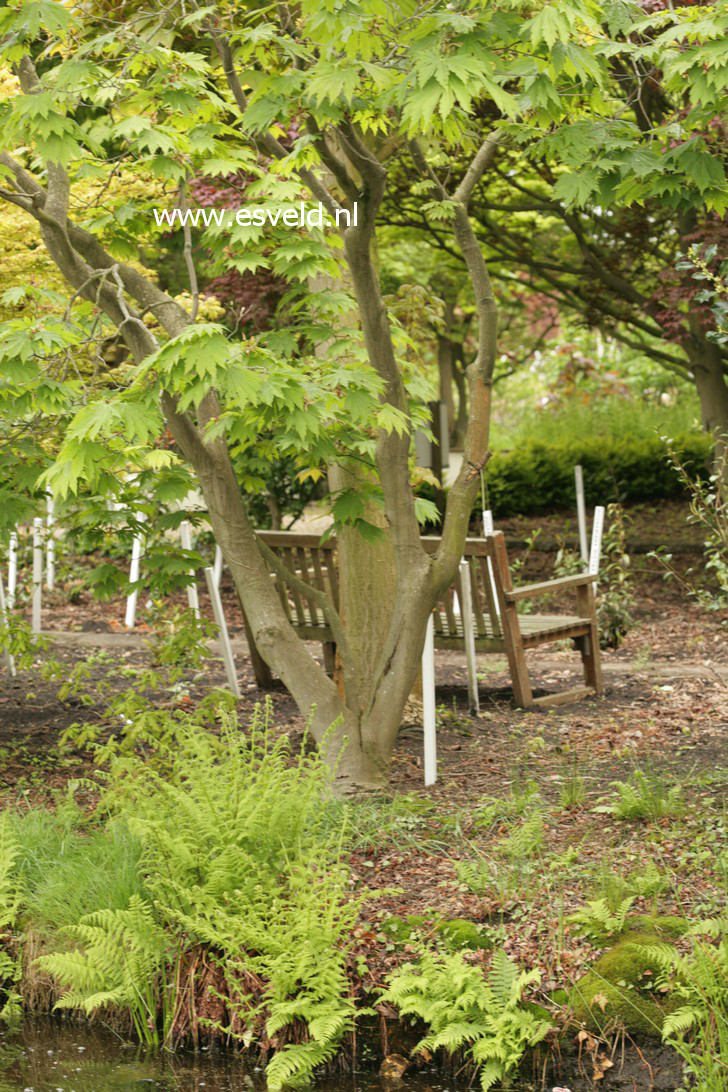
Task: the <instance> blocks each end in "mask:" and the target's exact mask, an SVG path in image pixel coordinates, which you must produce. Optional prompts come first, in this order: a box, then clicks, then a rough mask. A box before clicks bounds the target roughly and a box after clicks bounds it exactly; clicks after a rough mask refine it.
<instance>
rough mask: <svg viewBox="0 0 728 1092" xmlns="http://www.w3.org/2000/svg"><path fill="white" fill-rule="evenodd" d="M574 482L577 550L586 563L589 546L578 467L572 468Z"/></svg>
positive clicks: (582, 481)
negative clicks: (577, 533) (577, 526)
mask: <svg viewBox="0 0 728 1092" xmlns="http://www.w3.org/2000/svg"><path fill="white" fill-rule="evenodd" d="M574 481H575V482H576V521H577V523H578V524H579V550H580V553H581V560H582V561H583V562H584V564H585V565H586V563H587V562H588V560H589V545H588V540H587V534H586V505H585V504H584V474H583V472H582V469H581V467H580V466H575V467H574Z"/></svg>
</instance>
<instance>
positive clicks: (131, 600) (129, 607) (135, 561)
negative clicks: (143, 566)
mask: <svg viewBox="0 0 728 1092" xmlns="http://www.w3.org/2000/svg"><path fill="white" fill-rule="evenodd" d="M137 518H138V519H141V518H142V517H141V515H140V516H138V517H137ZM141 559H142V536H141V535H134V541H133V542H132V546H131V565H130V566H129V583H130V584H136V582H137V580H138V579H139V566H140V563H141ZM138 594H139V589H138V588H133V589H132V590H131V591H130V592H129V594H128V596H127V597H126V616H125V618H124V625H125V626H126V628H127V629H134V623H135V621H136V606H137V595H138Z"/></svg>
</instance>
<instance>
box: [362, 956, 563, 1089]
mask: <svg viewBox="0 0 728 1092" xmlns="http://www.w3.org/2000/svg"><path fill="white" fill-rule="evenodd" d="M538 978H539V976H538V973H537V972H536V971H529V972H523V971H519V970H518V968H517V967H516V966H515V965H514V964H513V963H511V961H510V960H509V959H508V957H507V955H506V954H505V952H503V951H502V950H498V951H496V952H495V953H494V956H493V961H492V963H491V967H490V970H489V972H488V976H487V977H485V978H484V977H483V974H482V972H481V971H480V969H479V968H477V967H474V966H471V965H470V964H468V963H466V962H465V960H464V959H463V956H462V954H461V953H456V954H454V955H439V954H434V953H432V952H424V953H423V954H422V955H421V956H420V959H419V961H418V963H417V964H407V965H406V966H404V967H402V968H400V969H399V970H398V971H396V972H395V974H394V975H393V976H392V979H391V981H390V983H389V987H388V989H387V990H386V991H385V992H384V993H383V994H382V1000H383V1001H387V1002H389V1003H390V1004H393V1005H396V1006H397V1008H398V1009H399V1010H400V1012H401V1013H402V1015H404V1016H408V1015H409V1016H417V1017H419V1018H420V1019H421V1020H423V1021H424V1022H425V1023H426V1024H427V1025H429V1027H430V1032H429V1034H428V1035H426V1036H425V1037H424V1038H423V1039H421V1040H420V1042H419V1043H418V1044H417V1045H416V1046H415V1048H414V1050H415V1051H419V1052H421V1051H423V1050H428V1051H436V1050H445V1051H447V1052H448V1053H449V1054H452V1053H454V1052H455V1051H456V1050H460V1049H463V1048H464V1049H465V1051H466V1054H468V1055H469V1056H470V1058H471V1059H472V1061H473V1062H475V1064H476V1065H477V1067H478V1076H479V1079H480V1086H481V1089H483V1092H487V1090H488V1089H489V1088H492V1087H493V1085H494V1084H496V1082H498V1081H501V1080H503V1079H504V1078H506V1077H507V1076H508V1074H509V1073H511V1072H512V1071H513V1070H514V1069H515V1068H516V1067H517V1066H518V1064H519V1062H520V1061H521V1058H522V1057H523V1055H524V1053H525V1051H526V1049H527V1048H528V1047H529V1046H533V1045H535V1044H536V1043H538V1042H540V1041H541V1040H542V1039H543V1038H544V1037H545V1035H546V1034H547V1033H548V1031H549V1029H550V1026H551V1025H550V1024H549V1022H548V1021H547V1020H544V1019H541V1018H540V1017H539V1016H537V1015H535V1014H534V1013H533V1012H531V1011H530V1010H528V1009H525V1008H524V1007H523V1006H522V1005H521V998H522V996H523V992H524V990H525V989H526V987H527V986H529V985H530V984H532V983H533V982H537V981H538Z"/></svg>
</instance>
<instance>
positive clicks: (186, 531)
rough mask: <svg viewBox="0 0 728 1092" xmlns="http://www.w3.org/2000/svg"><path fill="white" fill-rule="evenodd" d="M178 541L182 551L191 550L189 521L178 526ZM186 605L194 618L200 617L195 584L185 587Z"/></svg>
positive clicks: (191, 573) (184, 521) (192, 571)
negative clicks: (193, 614) (193, 613)
mask: <svg viewBox="0 0 728 1092" xmlns="http://www.w3.org/2000/svg"><path fill="white" fill-rule="evenodd" d="M179 540H180V543H181V545H182V549H183V550H191V549H192V530H191V528H190V523H189V520H183V521H182V523H180V525H179ZM193 575H194V569H191V570H190V576H193ZM187 603H188V604H189V608H190V610H193V611H194V612H195V617H196V618H199V617H200V597H199V595H198V594H197V584H188V585H187Z"/></svg>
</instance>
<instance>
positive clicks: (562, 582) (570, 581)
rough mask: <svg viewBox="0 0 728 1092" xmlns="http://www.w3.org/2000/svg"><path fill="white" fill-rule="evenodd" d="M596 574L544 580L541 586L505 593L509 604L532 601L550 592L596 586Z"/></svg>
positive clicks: (528, 585) (578, 574)
mask: <svg viewBox="0 0 728 1092" xmlns="http://www.w3.org/2000/svg"><path fill="white" fill-rule="evenodd" d="M596 580H597V575H596V573H577V575H576V576H559V577H557V578H556V579H555V580H544V581H543V583H541V584H523V585H522V586H521V587H520V588H513V590H512V591H507V592H504V593H503V594H504V596H505V598H506V601H507V602H508V603H515V602H516V601H517V600H518V599H530V597H531V596H532V595H546V594H547V593H548V592H557V591H561V589H562V588H579V587H583V586H584V585H585V584H595V583H596Z"/></svg>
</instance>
